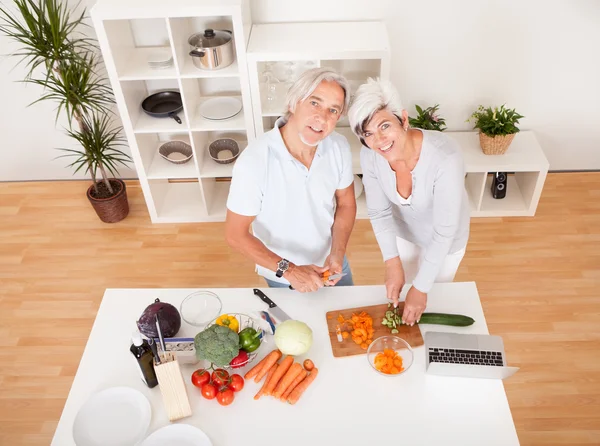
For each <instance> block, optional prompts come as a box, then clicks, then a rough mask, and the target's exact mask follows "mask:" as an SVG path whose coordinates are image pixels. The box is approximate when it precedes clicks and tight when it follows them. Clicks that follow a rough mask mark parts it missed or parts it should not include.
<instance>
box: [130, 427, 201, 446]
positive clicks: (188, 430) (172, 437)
mask: <svg viewBox="0 0 600 446" xmlns="http://www.w3.org/2000/svg"><path fill="white" fill-rule="evenodd" d="M167 445H173V446H175V445H177V446H212V443H211V441H210V439H209V438H208V437H207V436H206V434H205V433H204V432H202V431H201V430H200V429H198V428H197V427H194V426H190V425H189V424H171V425H169V426H165V427H163V428H162V429H159V430H157V431H155V432H154V433H152V434H151V435H150V436H149V437H148V438H146V439H145V440H144V442H143V443H142V444H141V446H167Z"/></svg>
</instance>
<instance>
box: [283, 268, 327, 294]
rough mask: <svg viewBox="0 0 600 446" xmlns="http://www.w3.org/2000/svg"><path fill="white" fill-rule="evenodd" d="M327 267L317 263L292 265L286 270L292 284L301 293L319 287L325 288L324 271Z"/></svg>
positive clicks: (315, 289)
mask: <svg viewBox="0 0 600 446" xmlns="http://www.w3.org/2000/svg"><path fill="white" fill-rule="evenodd" d="M326 270H327V268H323V267H320V266H317V265H300V266H297V265H292V264H290V268H289V269H288V270H287V271H286V272H285V274H284V275H283V277H285V278H286V279H287V280H288V281H289V282H290V285H291V286H292V287H293V288H294V289H295V290H296V291H299V292H301V293H308V292H311V291H317V290H318V289H319V288H323V285H324V284H323V272H325V271H326Z"/></svg>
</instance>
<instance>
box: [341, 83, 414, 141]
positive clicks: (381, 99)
mask: <svg viewBox="0 0 600 446" xmlns="http://www.w3.org/2000/svg"><path fill="white" fill-rule="evenodd" d="M403 109H404V108H403V107H402V102H401V101H400V95H399V94H398V90H396V88H395V87H394V86H393V85H392V83H391V82H389V81H384V80H380V79H379V78H377V79H373V78H371V77H370V78H369V79H368V80H367V83H365V84H362V85H361V86H360V87H358V89H357V90H356V94H355V95H354V100H353V101H352V106H351V107H350V110H349V111H348V120H349V121H350V127H351V128H352V131H353V132H354V134H355V135H356V136H358V138H359V139H360V140H361V142H362V143H363V144H364V143H365V142H364V140H363V137H362V136H363V132H364V128H365V126H366V125H367V124H368V123H369V121H371V119H372V118H373V115H374V114H375V113H377V112H378V111H379V110H387V111H389V112H391V113H393V114H394V115H396V117H397V118H398V119H399V120H400V122H402V110H403Z"/></svg>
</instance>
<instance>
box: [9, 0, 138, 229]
mask: <svg viewBox="0 0 600 446" xmlns="http://www.w3.org/2000/svg"><path fill="white" fill-rule="evenodd" d="M12 6H14V8H13V10H12V11H11V10H9V9H8V8H7V7H5V6H0V32H2V33H3V34H5V35H6V36H8V37H10V38H12V39H13V40H14V41H16V42H17V43H18V44H19V46H20V49H19V50H17V51H16V52H15V53H14V54H13V56H17V57H20V58H21V59H22V60H21V61H22V62H25V66H26V67H27V69H28V71H27V74H26V76H25V79H24V82H27V83H31V84H35V85H38V86H40V87H42V89H43V94H42V96H41V97H40V98H39V99H37V100H36V101H34V102H33V103H32V104H35V103H37V102H39V101H44V100H50V101H55V102H56V103H57V104H58V106H57V112H56V120H58V118H59V116H60V114H61V113H64V114H65V115H66V117H67V121H68V126H69V127H68V128H67V130H66V131H67V134H68V135H69V136H71V137H72V138H73V140H74V141H75V142H77V143H78V144H77V145H76V147H74V148H63V149H60V150H61V151H63V155H62V156H60V157H59V158H62V157H68V158H70V159H71V160H72V162H71V163H70V164H69V167H72V168H74V173H76V172H79V171H84V172H86V173H88V174H89V175H90V176H91V179H92V184H91V185H90V187H89V188H88V190H87V197H88V199H89V201H90V203H91V204H92V206H93V207H94V209H95V211H96V213H97V214H98V217H99V218H100V219H101V220H102V221H104V222H107V223H114V222H117V221H120V220H122V219H123V218H125V217H126V216H127V214H128V213H129V204H128V201H127V192H126V188H125V183H124V182H123V181H122V180H120V179H117V178H116V176H117V166H118V165H119V164H121V165H125V166H126V165H127V164H126V163H127V162H130V161H131V157H130V156H129V155H128V154H126V153H125V152H123V151H122V150H121V149H120V147H122V146H124V145H125V139H124V137H123V136H122V128H121V127H120V126H118V125H116V124H115V120H114V114H113V112H112V111H111V107H112V105H113V104H114V97H113V93H112V90H111V88H110V87H109V86H108V83H107V81H106V79H105V77H104V76H103V75H102V74H101V70H102V66H101V63H100V60H99V58H98V56H97V55H96V54H97V52H98V49H97V46H96V43H95V41H94V40H93V39H90V38H88V37H85V35H84V34H82V30H83V28H84V27H85V26H86V24H85V22H84V20H85V11H83V12H82V13H81V14H78V15H76V16H73V15H72V14H71V12H70V9H69V7H68V5H67V3H66V0H64V2H61V1H60V0H13V5H12ZM109 174H110V175H112V178H111V177H109Z"/></svg>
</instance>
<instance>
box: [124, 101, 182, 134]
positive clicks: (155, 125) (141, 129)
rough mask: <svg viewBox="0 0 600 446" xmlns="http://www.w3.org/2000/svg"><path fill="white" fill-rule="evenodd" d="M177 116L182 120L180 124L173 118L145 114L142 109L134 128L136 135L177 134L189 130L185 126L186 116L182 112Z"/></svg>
mask: <svg viewBox="0 0 600 446" xmlns="http://www.w3.org/2000/svg"><path fill="white" fill-rule="evenodd" d="M177 116H179V119H181V124H178V123H177V122H176V121H175V120H174V119H173V118H154V117H152V116H150V115H147V114H146V113H144V111H143V110H141V107H140V115H139V117H138V119H137V121H136V123H135V124H134V126H133V132H134V133H177V132H185V131H187V130H188V128H187V126H186V124H185V114H184V112H183V110H182V111H180V112H179V113H178V114H177Z"/></svg>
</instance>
